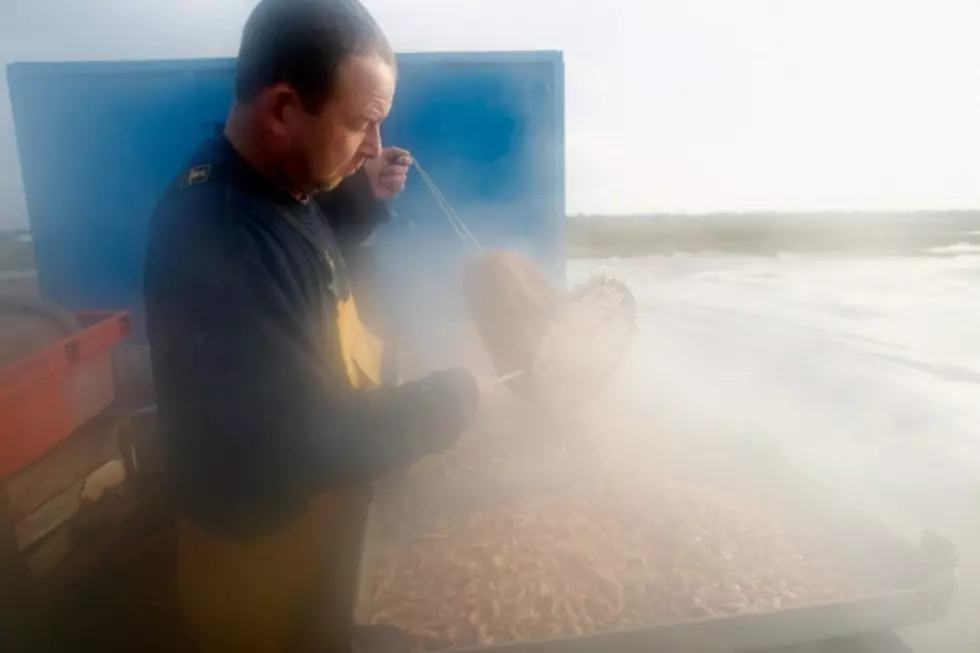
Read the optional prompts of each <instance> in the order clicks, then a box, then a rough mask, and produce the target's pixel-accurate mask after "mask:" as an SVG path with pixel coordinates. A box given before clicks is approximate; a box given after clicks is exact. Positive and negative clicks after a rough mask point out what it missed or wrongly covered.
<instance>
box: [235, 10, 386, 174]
mask: <svg viewBox="0 0 980 653" xmlns="http://www.w3.org/2000/svg"><path fill="white" fill-rule="evenodd" d="M395 81H396V68H395V58H394V54H393V53H392V50H391V47H390V46H389V44H388V41H387V40H386V39H385V36H384V34H383V33H382V32H381V30H380V28H379V27H378V25H377V23H375V22H374V19H373V18H372V17H371V15H370V14H369V13H368V11H367V9H365V8H364V7H363V6H362V5H361V3H360V2H359V1H358V0H261V1H260V2H259V4H258V6H256V7H255V9H254V10H253V11H252V15H251V16H250V17H249V19H248V22H247V23H246V24H245V31H244V33H243V35H242V44H241V49H240V51H239V55H238V69H237V76H236V80H235V95H236V104H237V108H238V109H239V110H240V113H241V114H242V116H243V119H242V120H243V121H244V123H245V124H242V125H239V126H240V127H241V128H244V129H247V130H248V131H249V134H248V135H247V138H248V140H249V142H251V143H252V144H253V145H254V146H255V148H256V149H257V150H258V152H259V153H261V156H262V158H263V159H265V161H264V163H265V164H266V165H268V167H269V169H270V170H271V171H272V172H273V173H274V174H275V175H276V176H277V177H278V178H279V180H280V181H281V182H282V183H283V184H284V185H287V186H288V188H289V189H290V190H291V191H294V192H299V193H313V192H316V191H319V190H326V189H330V188H333V187H335V186H336V185H337V184H339V183H340V181H341V180H342V179H343V178H344V177H346V176H348V175H350V174H352V173H354V172H355V171H356V170H357V169H358V168H359V167H360V165H361V164H362V163H363V162H364V161H365V160H366V159H369V158H373V157H376V156H378V154H379V153H380V151H381V133H380V125H381V122H382V121H383V120H384V119H385V117H387V115H388V112H389V111H390V109H391V103H392V100H393V97H394V93H395Z"/></svg>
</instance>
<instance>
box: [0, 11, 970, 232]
mask: <svg viewBox="0 0 980 653" xmlns="http://www.w3.org/2000/svg"><path fill="white" fill-rule="evenodd" d="M366 4H367V5H368V7H369V8H370V9H371V10H372V12H373V13H374V15H375V16H376V18H377V19H378V21H379V23H380V24H381V26H382V27H383V28H384V29H385V30H386V32H387V33H388V35H389V37H390V39H391V41H392V43H393V45H394V46H395V48H396V49H398V50H401V51H423V50H494V49H502V50H511V49H560V50H563V51H564V53H565V58H566V71H567V81H566V86H567V88H566V93H567V97H566V103H565V105H566V121H567V153H568V154H567V160H566V167H567V176H568V184H567V205H568V210H569V212H570V213H572V214H575V213H599V214H621V213H636V212H650V211H660V212H681V213H690V212H704V211H715V210H783V211H807V210H824V209H882V210H889V209H953V208H974V207H975V206H977V205H980V191H978V190H977V189H978V188H980V172H978V171H980V127H978V125H977V122H976V120H975V118H974V117H975V116H976V115H978V114H980V90H978V88H977V85H976V84H972V83H970V80H971V79H972V78H973V77H974V70H973V67H974V62H975V61H977V60H978V58H980V44H978V43H977V40H976V39H975V38H974V30H973V26H975V25H977V24H980V7H978V5H977V4H976V3H974V2H969V1H967V0H944V1H942V2H925V1H924V0H915V1H909V2H898V3H896V2H885V1H884V0H863V1H861V2H845V1H843V0H834V1H831V2H820V3H782V2H773V1H772V0H748V1H745V2H737V3H732V2H725V1H723V0H697V1H695V2H683V3H678V2H648V3H639V2H632V1H631V0H614V1H612V2H606V3H602V4H601V5H595V6H590V7H582V6H580V5H579V4H578V3H575V2H573V1H572V0H541V1H539V2H534V3H527V2H519V1H516V0H504V1H497V2H490V1H489V0H476V1H473V2H465V3H460V2H450V1H448V0H425V1H424V2H423V3H422V4H405V3H402V2H399V1H398V0H373V1H369V2H367V3H366ZM250 6H251V2H250V1H249V0H234V1H231V0H225V1H219V0H202V1H199V2H189V1H186V0H181V2H178V3H167V4H166V5H162V4H156V3H132V2H121V1H118V0H93V1H92V2H84V1H83V0H63V1H60V2H54V0H47V1H45V2H35V3H30V4H21V5H15V4H9V5H8V6H6V7H5V8H4V9H3V20H2V21H0V63H2V64H4V65H6V64H7V63H10V62H12V61H24V60H66V59H68V60H88V59H147V58H175V57H215V56H234V54H235V48H236V46H237V39H238V36H239V34H240V29H241V26H242V23H243V21H244V19H245V16H246V15H247V12H248V10H249V8H250ZM423 16H425V17H426V18H422V17H423ZM436 16H437V17H438V18H436ZM0 86H2V87H3V91H2V99H0V166H2V168H3V169H4V170H9V171H10V174H6V175H3V176H2V177H0V226H8V227H10V226H18V227H23V226H24V225H25V224H26V219H25V217H26V214H25V211H24V205H23V195H22V192H21V189H20V182H19V174H17V170H18V165H17V157H16V148H15V139H14V135H13V129H12V124H11V118H10V112H9V111H10V109H9V103H8V102H7V100H6V84H5V83H4V84H0ZM395 110H396V111H397V102H396V107H395Z"/></svg>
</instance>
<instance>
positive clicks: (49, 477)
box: [4, 417, 124, 521]
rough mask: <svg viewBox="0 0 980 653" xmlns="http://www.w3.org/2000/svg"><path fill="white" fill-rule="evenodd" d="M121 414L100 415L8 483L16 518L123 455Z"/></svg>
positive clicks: (9, 496) (8, 496)
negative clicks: (108, 416)
mask: <svg viewBox="0 0 980 653" xmlns="http://www.w3.org/2000/svg"><path fill="white" fill-rule="evenodd" d="M123 422H124V420H122V419H120V418H118V417H111V418H100V419H98V420H96V421H95V422H93V423H92V424H89V425H88V426H87V427H85V428H83V429H81V430H79V431H78V432H77V433H76V434H75V435H72V436H71V437H69V438H68V440H66V441H65V442H64V443H63V444H62V445H61V446H59V447H57V448H56V449H55V450H54V451H53V452H52V453H51V454H50V455H48V456H46V457H45V458H44V459H42V460H40V461H39V462H37V463H36V464H34V465H32V466H30V467H28V468H27V469H25V470H23V471H21V472H19V473H18V474H17V475H16V476H14V477H13V478H11V479H10V480H8V481H7V483H6V484H5V486H4V489H5V492H6V494H7V499H8V500H9V502H10V506H11V509H12V510H13V514H14V518H15V519H16V520H18V521H19V520H21V519H24V518H26V517H27V516H28V515H29V514H30V513H31V512H32V511H34V510H35V509H37V508H38V507H39V506H41V504H43V503H44V502H45V501H47V500H49V499H51V498H52V497H54V496H56V495H58V494H59V493H62V492H64V491H65V490H66V489H67V488H69V487H71V486H72V485H74V484H75V483H77V482H78V481H80V480H81V479H82V478H84V477H85V476H86V475H87V474H89V473H90V472H91V471H92V470H94V469H96V468H98V467H99V466H101V465H103V464H104V463H106V462H107V461H109V460H112V459H114V458H119V457H120V456H121V452H120V447H119V432H120V426H121V424H122V423H123Z"/></svg>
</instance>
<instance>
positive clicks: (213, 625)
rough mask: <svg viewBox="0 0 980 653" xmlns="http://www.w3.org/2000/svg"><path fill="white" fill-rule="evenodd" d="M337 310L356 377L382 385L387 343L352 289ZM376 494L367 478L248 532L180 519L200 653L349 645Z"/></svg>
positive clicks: (187, 598) (190, 623)
mask: <svg viewBox="0 0 980 653" xmlns="http://www.w3.org/2000/svg"><path fill="white" fill-rule="evenodd" d="M332 301H333V300H332ZM336 309H337V311H336V314H335V315H336V324H333V325H327V329H329V330H332V329H336V333H339V335H340V338H339V339H340V350H341V353H342V357H343V362H344V367H345V371H346V374H347V377H348V379H349V381H350V383H351V385H352V386H353V387H355V388H370V387H374V386H377V385H379V383H380V378H381V342H380V341H379V340H377V339H376V338H374V336H373V335H372V334H371V333H369V332H368V331H367V329H366V328H365V327H364V326H363V325H362V324H361V321H360V319H359V317H358V315H357V307H356V305H355V303H354V299H353V297H352V296H348V298H347V299H345V300H340V301H337V302H336ZM325 337H327V335H326V334H325ZM328 348H329V347H328ZM370 502H371V488H370V486H364V487H356V488H347V489H343V490H340V491H337V492H333V493H330V494H323V495H318V496H316V497H313V498H312V499H311V500H310V502H309V504H308V506H307V507H306V509H305V511H304V512H303V513H302V514H301V515H300V516H299V517H298V518H297V519H295V520H294V521H293V522H292V523H291V524H289V525H288V526H287V527H286V528H284V529H282V530H280V531H278V532H275V533H272V534H269V535H264V536H262V537H258V538H254V539H249V540H233V539H226V538H221V537H217V536H214V535H210V534H208V533H206V532H204V531H203V530H201V529H200V528H198V527H196V526H195V525H193V524H191V523H190V522H188V521H186V520H181V522H180V523H179V525H178V544H177V564H178V574H177V580H178V597H179V602H180V607H181V618H182V621H183V627H184V629H185V630H186V633H187V635H188V636H189V637H190V639H191V640H192V641H193V642H194V644H195V645H196V647H197V649H198V651H199V653H287V652H289V653H293V652H294V651H302V652H304V653H305V652H306V651H310V652H312V651H316V652H317V653H326V652H328V651H335V650H336V651H345V652H346V651H347V650H349V642H350V627H351V623H352V619H353V608H354V602H355V600H356V593H357V589H356V588H357V580H358V578H357V575H358V573H357V572H358V567H359V564H358V563H359V559H360V551H361V545H362V540H363V536H364V529H365V524H366V520H367V514H368V508H369V506H370Z"/></svg>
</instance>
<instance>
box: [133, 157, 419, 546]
mask: <svg viewBox="0 0 980 653" xmlns="http://www.w3.org/2000/svg"><path fill="white" fill-rule="evenodd" d="M369 193H370V187H369V186H367V182H366V179H365V178H363V177H360V178H355V179H353V180H351V182H350V183H347V184H346V185H344V186H342V187H340V188H338V191H336V195H334V196H333V197H330V196H327V197H326V198H324V201H321V202H319V203H320V204H322V205H324V206H325V207H327V208H328V209H330V210H332V211H333V212H334V224H335V226H337V228H338V229H337V230H338V233H339V234H341V235H342V237H343V238H344V240H343V241H342V243H343V245H344V246H346V247H353V246H356V244H357V243H359V242H360V241H361V240H363V238H364V237H366V235H367V234H368V233H370V229H371V228H372V226H371V225H365V223H362V222H358V216H360V217H364V216H365V215H366V214H371V212H372V211H374V212H376V213H375V214H374V215H375V217H379V216H381V215H382V213H381V212H380V207H378V206H377V202H376V201H375V200H374V199H373V195H368V194H369ZM317 204H318V203H317V202H305V203H304V202H300V201H298V200H296V199H295V198H293V197H291V196H290V195H288V194H287V193H285V192H284V191H282V190H281V189H280V188H279V187H278V186H277V185H276V184H274V183H272V182H271V181H270V180H268V179H266V178H264V177H262V176H261V175H260V174H259V173H258V172H257V171H256V170H255V169H254V168H252V167H251V166H250V165H249V164H248V163H247V162H246V161H245V160H244V159H243V158H242V157H241V156H240V155H239V154H238V153H237V152H236V151H235V150H234V149H233V148H232V146H231V144H230V143H229V142H228V140H227V139H226V138H224V137H218V138H216V139H214V140H212V141H210V142H208V143H207V144H205V145H204V146H203V147H202V148H201V149H200V150H199V151H198V152H197V154H196V155H195V156H194V157H193V159H192V161H191V162H190V163H189V165H188V167H187V168H186V169H185V170H184V171H183V172H182V173H181V174H180V175H179V176H178V178H177V179H176V180H175V181H174V183H173V184H172V186H171V187H170V188H169V189H168V190H167V191H166V192H165V194H164V196H163V198H162V200H161V201H160V204H159V206H158V208H157V210H156V212H155V214H154V216H153V218H152V221H151V226H150V234H149V244H148V249H147V255H146V268H145V275H144V283H145V288H144V290H145V297H146V312H147V329H148V336H149V341H150V348H151V357H152V363H153V374H154V384H155V388H156V393H157V406H158V414H159V417H160V422H161V427H162V429H163V432H164V439H165V442H166V443H167V450H168V454H169V460H168V464H169V469H170V470H171V475H172V479H173V481H174V485H173V491H174V496H175V498H176V500H177V502H178V508H179V509H180V510H181V511H182V512H183V513H184V514H185V515H186V516H187V517H189V518H190V519H192V520H194V521H196V522H198V523H199V524H200V525H202V526H204V527H206V528H207V529H209V530H211V531H213V532H218V533H227V534H231V535H236V534H240V535H247V534H249V533H253V532H261V531H264V530H266V529H270V528H275V527H276V525H277V524H280V523H282V522H284V521H285V520H288V519H289V518H290V517H291V516H292V515H293V514H295V513H296V512H297V511H298V510H300V509H301V508H302V506H303V504H304V502H305V500H306V499H307V498H308V497H309V496H311V495H312V494H314V493H317V492H323V491H329V490H330V489H332V488H338V487H342V486H347V485H352V484H359V483H363V482H365V481H367V480H370V479H371V478H372V477H373V476H375V475H377V474H380V473H383V472H385V471H387V470H391V469H393V468H396V467H398V466H402V465H405V464H407V463H409V462H411V461H412V460H414V459H417V458H418V457H420V456H421V455H422V454H423V453H424V451H423V450H420V445H419V444H418V443H419V442H421V441H422V440H424V437H425V431H426V429H427V428H428V426H427V417H426V416H425V415H423V414H420V413H421V412H423V411H422V410H421V409H420V403H419V402H417V401H415V397H414V396H413V393H415V394H418V393H419V392H421V390H420V389H419V388H418V387H415V386H413V385H411V384H410V385H406V386H401V387H399V388H379V389H375V390H369V391H365V390H358V391H355V390H354V389H352V388H351V386H350V383H349V382H348V380H347V379H346V377H345V376H344V375H343V374H342V373H339V370H343V364H342V362H341V361H340V350H339V342H338V340H339V337H338V335H337V334H335V333H330V332H329V326H327V327H326V331H325V325H329V324H330V323H331V320H330V319H329V316H330V314H331V311H332V310H334V308H333V307H334V303H335V301H336V300H338V299H343V298H344V297H345V296H346V295H347V293H349V292H350V284H349V280H348V279H347V275H346V270H345V266H344V263H343V255H342V254H341V251H340V249H341V243H340V242H338V240H337V237H336V236H335V233H334V231H333V229H331V226H330V222H329V221H328V220H326V219H325V218H324V217H323V215H322V213H321V211H320V209H319V207H318V206H317ZM283 212H288V213H289V214H290V215H291V216H293V217H294V218H295V219H296V220H298V221H300V222H301V223H302V225H304V226H305V227H307V229H308V231H309V232H312V234H313V235H314V236H315V239H316V241H317V242H318V243H319V246H318V247H314V246H313V244H311V242H309V240H308V239H307V238H306V237H304V236H303V235H302V233H301V231H300V230H298V229H296V228H295V225H292V224H291V223H290V222H289V221H288V220H287V219H285V217H284V215H283ZM324 252H326V254H327V256H328V257H329V258H330V259H331V261H332V265H325V261H324V258H323V253H324ZM325 315H326V316H328V317H327V319H324V316H325ZM324 343H325V344H326V346H325V347H324Z"/></svg>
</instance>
